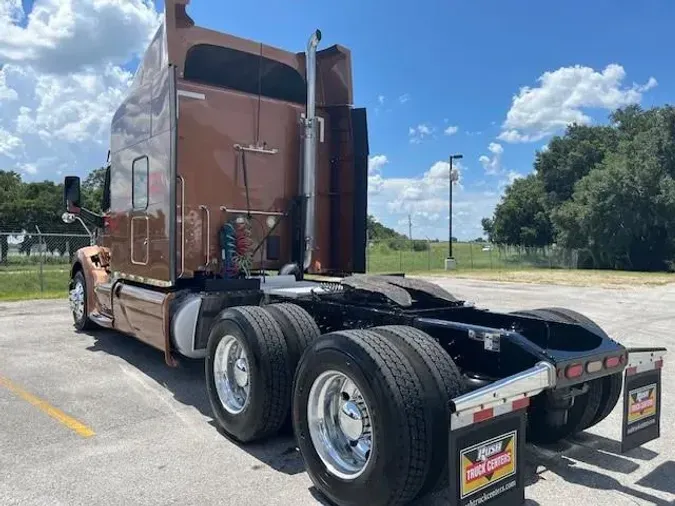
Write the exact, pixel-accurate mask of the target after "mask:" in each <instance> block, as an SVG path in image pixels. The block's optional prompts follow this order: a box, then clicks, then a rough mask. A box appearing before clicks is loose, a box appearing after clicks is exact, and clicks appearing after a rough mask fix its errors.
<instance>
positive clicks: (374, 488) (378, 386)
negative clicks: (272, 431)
mask: <svg viewBox="0 0 675 506" xmlns="http://www.w3.org/2000/svg"><path fill="white" fill-rule="evenodd" d="M424 414H425V409H424V386H423V385H422V383H421V382H420V380H419V377H418V375H417V374H416V371H415V368H414V367H413V365H412V364H411V362H410V360H409V359H408V358H407V357H406V355H405V354H404V353H402V352H401V351H400V350H399V349H398V347H397V346H394V345H392V344H391V343H390V342H388V340H387V339H386V338H385V337H383V336H382V335H380V334H378V333H376V332H373V331H371V330H347V331H339V332H332V333H330V334H326V335H324V336H322V337H320V338H319V339H316V340H315V341H314V342H312V343H311V344H310V345H309V347H308V348H307V350H306V351H305V353H304V354H303V356H302V359H301V360H300V364H299V365H298V370H297V372H296V376H295V381H294V396H293V425H294V427H295V431H296V437H297V441H298V446H299V449H300V451H301V453H302V455H303V458H304V460H305V464H306V467H307V472H308V474H309V477H310V479H311V480H312V482H313V483H314V485H315V486H316V488H317V489H318V490H319V491H320V492H321V493H323V494H324V495H325V496H326V497H327V498H328V499H329V500H330V501H332V502H333V503H335V504H337V505H339V506H347V505H353V504H368V505H369V506H385V505H390V506H395V505H401V504H407V503H409V502H410V501H411V500H412V499H413V498H415V497H416V496H417V495H418V493H419V491H420V489H421V488H422V486H423V484H424V480H425V476H426V474H427V472H428V470H429V467H430V465H431V455H430V453H429V451H428V446H429V438H430V437H431V433H430V430H429V427H428V424H429V421H428V420H426V419H425V416H424Z"/></svg>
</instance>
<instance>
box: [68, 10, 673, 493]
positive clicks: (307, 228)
mask: <svg viewBox="0 0 675 506" xmlns="http://www.w3.org/2000/svg"><path fill="white" fill-rule="evenodd" d="M165 4H166V5H165V17H164V22H163V23H162V25H161V26H160V28H159V29H158V31H157V33H156V35H155V37H154V39H153V40H152V42H151V44H150V45H149V47H148V48H147V51H146V53H145V55H144V58H143V59H142V61H141V63H140V65H139V67H138V70H137V72H136V75H135V77H134V80H133V84H132V85H131V88H130V89H129V92H128V95H127V96H126V98H125V100H124V101H123V102H122V104H121V105H120V107H119V109H118V110H117V111H116V113H115V115H114V117H113V119H112V123H111V140H110V152H109V164H108V166H107V170H106V178H105V186H104V192H103V201H102V208H103V214H102V215H98V214H95V213H92V212H91V211H88V210H86V209H83V208H82V207H81V204H80V200H81V199H80V180H79V178H77V177H67V178H66V180H65V196H64V200H65V206H66V214H65V215H64V220H66V221H72V220H73V219H74V218H79V219H81V220H83V221H85V222H88V223H90V224H92V225H94V226H95V227H97V230H98V234H97V237H98V239H97V244H96V245H95V246H91V247H86V248H82V249H81V250H79V251H78V252H77V255H76V258H75V260H74V262H73V265H72V272H71V282H70V287H69V294H70V295H69V296H70V304H71V309H72V312H73V318H74V322H75V326H76V327H77V329H79V330H82V331H84V330H93V329H96V328H109V329H114V330H117V331H119V332H120V333H121V334H126V335H128V336H132V337H135V338H137V339H139V340H141V341H144V342H145V343H147V344H148V345H150V346H153V347H154V348H157V349H158V350H160V351H161V352H162V353H163V354H164V356H165V360H166V363H167V364H168V366H171V367H175V366H177V365H178V362H179V360H183V359H184V360H203V361H204V364H205V371H206V390H207V392H208V396H209V399H210V402H211V406H212V410H213V415H214V418H215V420H216V421H217V423H218V425H219V426H220V427H221V428H222V429H223V430H224V431H225V432H226V433H228V434H229V435H230V436H232V437H233V438H235V439H236V440H238V441H240V442H241V443H242V444H245V443H248V442H251V441H255V440H259V439H263V438H266V437H269V436H272V435H274V434H277V433H279V432H280V431H283V430H286V429H290V430H292V431H293V432H294V434H295V436H296V438H297V442H298V447H299V450H300V451H301V453H302V455H303V457H304V459H305V463H306V466H307V470H308V473H309V475H310V477H311V479H312V481H313V482H314V484H315V485H316V487H317V488H318V489H319V491H320V492H322V493H323V494H324V495H325V496H326V497H328V498H329V499H330V500H331V501H333V502H334V503H336V504H339V505H355V506H358V505H364V506H365V505H367V506H376V505H395V504H407V503H410V502H411V501H413V500H415V499H416V498H419V497H422V496H425V495H427V494H430V493H432V492H434V491H436V490H439V489H441V488H444V487H449V488H450V494H451V497H452V498H453V500H456V501H457V504H484V505H488V504H500V505H508V504H522V502H523V501H524V494H523V487H524V485H523V479H522V474H521V471H522V467H523V461H522V459H523V451H522V444H523V441H524V440H525V438H526V437H527V438H528V439H530V440H533V441H555V440H558V439H562V438H565V437H567V436H569V435H571V434H573V433H576V432H579V431H583V430H585V429H587V428H589V427H591V426H594V425H596V424H597V423H599V422H600V421H602V420H603V419H605V418H606V417H607V416H608V415H609V413H610V412H611V411H612V410H613V408H614V407H615V406H616V405H617V403H618V401H619V399H620V396H621V390H622V387H623V385H624V379H625V385H626V388H625V389H624V392H625V397H624V415H625V416H624V426H625V427H624V429H625V430H624V443H625V445H626V447H630V446H635V445H638V444H642V443H644V442H645V441H648V440H650V439H654V438H655V437H658V436H659V424H658V421H659V416H660V415H659V413H660V411H659V410H660V373H661V366H662V364H663V355H664V354H665V350H663V349H662V348H654V349H640V350H635V349H633V350H629V349H626V348H625V347H623V346H622V345H620V344H619V343H617V342H615V341H614V340H612V339H611V338H610V337H609V336H608V335H607V334H606V333H605V332H604V331H603V330H602V329H601V328H600V327H598V326H597V325H596V324H595V323H593V322H592V321H590V320H589V319H588V318H586V317H584V316H583V315H580V314H579V313H575V312H573V311H570V310H566V309H561V308H543V309H536V310H528V311H520V312H516V313H510V314H506V313H498V312H494V311H487V310H482V309H477V308H475V307H474V306H472V305H471V304H467V303H466V302H464V301H461V300H458V299H457V298H456V297H454V296H453V295H452V294H450V293H448V292H447V291H445V290H443V289H441V288H440V287H438V286H437V285H435V284H431V283H428V282H424V281H421V280H417V279H410V278H407V277H405V276H404V275H387V276H384V275H378V276H371V275H366V274H365V270H366V269H365V264H366V262H365V251H366V210H367V172H368V129H367V122H366V112H365V110H364V109H361V108H355V107H354V105H353V85H352V69H351V53H350V51H349V50H348V49H347V48H345V47H342V46H340V45H334V46H331V47H328V48H325V49H319V46H320V43H321V33H320V32H319V31H316V32H315V33H313V34H311V36H310V38H309V41H308V43H307V47H306V50H305V51H303V52H290V51H286V50H282V49H278V48H274V47H270V46H268V45H265V44H262V43H258V42H253V41H249V40H245V39H242V38H239V37H235V36H233V35H228V34H223V33H218V32H215V31H212V30H208V29H205V28H200V27H198V26H196V25H195V23H194V22H193V20H192V19H191V17H190V16H189V15H188V13H187V11H186V7H187V4H188V0H165ZM629 382H631V383H630V384H629ZM636 382H637V383H636ZM629 386H630V387H631V388H630V389H629V388H628V387H629ZM652 386H653V389H652V390H649V388H652ZM636 389H637V390H639V389H642V390H644V391H646V392H648V395H647V397H645V396H644V395H642V396H641V397H640V403H641V404H640V405H639V406H640V408H645V409H644V410H643V411H641V413H642V415H640V416H638V417H637V418H636V416H635V413H634V410H633V411H631V406H633V404H630V399H633V398H634V399H637V398H638V397H631V396H630V395H633V394H634V393H635V391H636ZM645 389H646V390H645ZM642 390H640V391H641V392H642ZM629 394H630V395H629ZM650 400H653V403H652V404H651V405H650V406H647V405H646V404H644V402H649V401H650ZM636 402H637V401H636ZM644 413H647V414H646V415H644ZM636 421H639V425H631V424H634V423H635V422H636ZM631 431H632V432H631Z"/></svg>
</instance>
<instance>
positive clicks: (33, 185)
mask: <svg viewBox="0 0 675 506" xmlns="http://www.w3.org/2000/svg"><path fill="white" fill-rule="evenodd" d="M104 178H105V168H97V169H95V170H93V171H92V172H91V173H90V174H89V175H88V177H87V178H86V179H85V180H84V181H83V183H82V199H83V201H84V204H83V205H84V206H85V207H87V208H88V209H90V210H92V211H96V212H99V211H100V208H101V197H102V195H103V181H104ZM64 211H65V204H64V201H63V183H55V182H53V181H40V182H26V181H23V179H22V178H21V174H19V173H18V172H15V171H4V170H0V261H2V262H6V260H7V253H8V249H9V245H8V234H9V233H13V234H22V237H24V239H23V242H22V243H21V245H20V247H19V251H20V252H21V253H25V254H26V255H30V253H31V250H32V249H33V248H34V247H35V245H36V244H37V242H38V238H37V236H38V234H37V232H38V230H39V231H40V232H42V233H44V234H84V233H85V231H84V229H83V228H82V227H81V226H79V224H71V225H67V224H65V223H64V222H63V221H62V220H61V215H62V214H63V213H64ZM85 242H86V241H85ZM87 244H88V243H87ZM73 245H74V243H73V241H67V238H64V239H63V240H59V239H58V238H50V241H49V245H48V246H49V247H50V249H53V250H55V251H59V252H61V253H63V252H65V250H66V248H67V247H68V248H69V247H73ZM81 245H82V244H79V243H78V245H77V247H79V246H81Z"/></svg>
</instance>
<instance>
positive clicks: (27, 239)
mask: <svg viewBox="0 0 675 506" xmlns="http://www.w3.org/2000/svg"><path fill="white" fill-rule="evenodd" d="M78 232H79V231H78ZM92 241H93V240H92V238H91V237H90V236H89V235H88V234H86V233H50V232H45V231H42V230H40V228H39V227H35V228H34V230H25V229H22V230H18V231H3V230H0V300H1V299H8V298H9V299H23V298H31V297H38V296H40V297H45V296H65V295H66V293H67V289H68V280H69V276H70V265H71V262H72V260H73V256H74V255H75V252H76V251H77V250H78V249H79V248H82V247H84V246H89V245H91V244H92Z"/></svg>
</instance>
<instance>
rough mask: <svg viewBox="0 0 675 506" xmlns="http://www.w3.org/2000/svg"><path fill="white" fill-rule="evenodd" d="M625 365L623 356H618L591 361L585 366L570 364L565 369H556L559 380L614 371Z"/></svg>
mask: <svg viewBox="0 0 675 506" xmlns="http://www.w3.org/2000/svg"><path fill="white" fill-rule="evenodd" d="M625 363H626V356H625V355H618V356H616V357H607V358H605V359H604V360H592V361H590V362H586V363H585V364H584V363H582V364H570V365H568V366H567V367H565V368H562V369H558V377H559V378H567V379H574V378H579V377H580V376H583V374H584V373H586V374H595V373H598V372H600V371H602V370H603V369H614V368H616V367H619V366H622V365H624V364H625Z"/></svg>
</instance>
